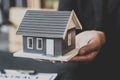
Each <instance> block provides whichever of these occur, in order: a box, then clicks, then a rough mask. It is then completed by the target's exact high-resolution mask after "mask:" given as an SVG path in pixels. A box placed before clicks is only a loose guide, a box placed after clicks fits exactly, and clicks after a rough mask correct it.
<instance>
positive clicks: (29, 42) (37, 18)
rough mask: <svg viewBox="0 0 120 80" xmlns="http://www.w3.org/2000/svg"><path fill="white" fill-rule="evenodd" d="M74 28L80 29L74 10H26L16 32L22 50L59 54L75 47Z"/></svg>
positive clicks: (52, 54)
mask: <svg viewBox="0 0 120 80" xmlns="http://www.w3.org/2000/svg"><path fill="white" fill-rule="evenodd" d="M75 29H82V27H81V24H80V22H79V20H78V18H77V17H76V15H75V13H74V11H41V10H27V11H26V13H25V16H24V17H23V19H22V21H21V24H20V26H19V28H18V30H17V32H16V34H17V35H22V36H23V51H24V52H27V53H33V54H43V55H50V56H61V55H64V54H65V53H67V52H69V51H71V50H73V49H75V35H76V31H75Z"/></svg>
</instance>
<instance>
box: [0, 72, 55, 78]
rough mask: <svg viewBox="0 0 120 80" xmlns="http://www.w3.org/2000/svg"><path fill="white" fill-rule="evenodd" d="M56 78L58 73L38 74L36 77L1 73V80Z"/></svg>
mask: <svg viewBox="0 0 120 80" xmlns="http://www.w3.org/2000/svg"><path fill="white" fill-rule="evenodd" d="M6 76H7V77H6ZM56 77H57V73H38V74H35V75H29V74H20V73H11V74H2V73H0V80H54V79H55V78H56Z"/></svg>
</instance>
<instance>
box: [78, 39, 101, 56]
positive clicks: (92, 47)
mask: <svg viewBox="0 0 120 80" xmlns="http://www.w3.org/2000/svg"><path fill="white" fill-rule="evenodd" d="M99 48H100V42H99V41H98V40H97V39H92V40H90V41H89V42H88V44H87V45H85V46H83V47H82V48H80V50H79V55H86V54H88V53H91V52H93V51H96V50H98V49H99Z"/></svg>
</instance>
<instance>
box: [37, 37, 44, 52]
mask: <svg viewBox="0 0 120 80" xmlns="http://www.w3.org/2000/svg"><path fill="white" fill-rule="evenodd" d="M36 46H37V50H42V49H43V40H42V38H37V43H36Z"/></svg>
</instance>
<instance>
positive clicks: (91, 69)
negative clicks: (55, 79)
mask: <svg viewBox="0 0 120 80" xmlns="http://www.w3.org/2000/svg"><path fill="white" fill-rule="evenodd" d="M101 68H102V70H101ZM0 69H22V70H36V71H37V72H48V73H50V72H57V73H58V74H60V80H80V79H81V78H84V79H85V78H88V77H90V78H91V79H93V78H94V76H93V75H95V76H103V77H106V74H107V73H108V72H109V71H111V68H110V69H109V68H108V66H106V65H97V64H94V65H93V64H81V63H74V62H69V63H60V62H57V63H51V62H50V61H41V62H40V61H36V60H32V59H27V58H17V57H13V56H12V54H8V53H0ZM112 69H113V68H112ZM113 70H114V69H113ZM99 73H102V74H99ZM103 74H104V75H103ZM86 76H88V77H86ZM109 77H110V76H109Z"/></svg>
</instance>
